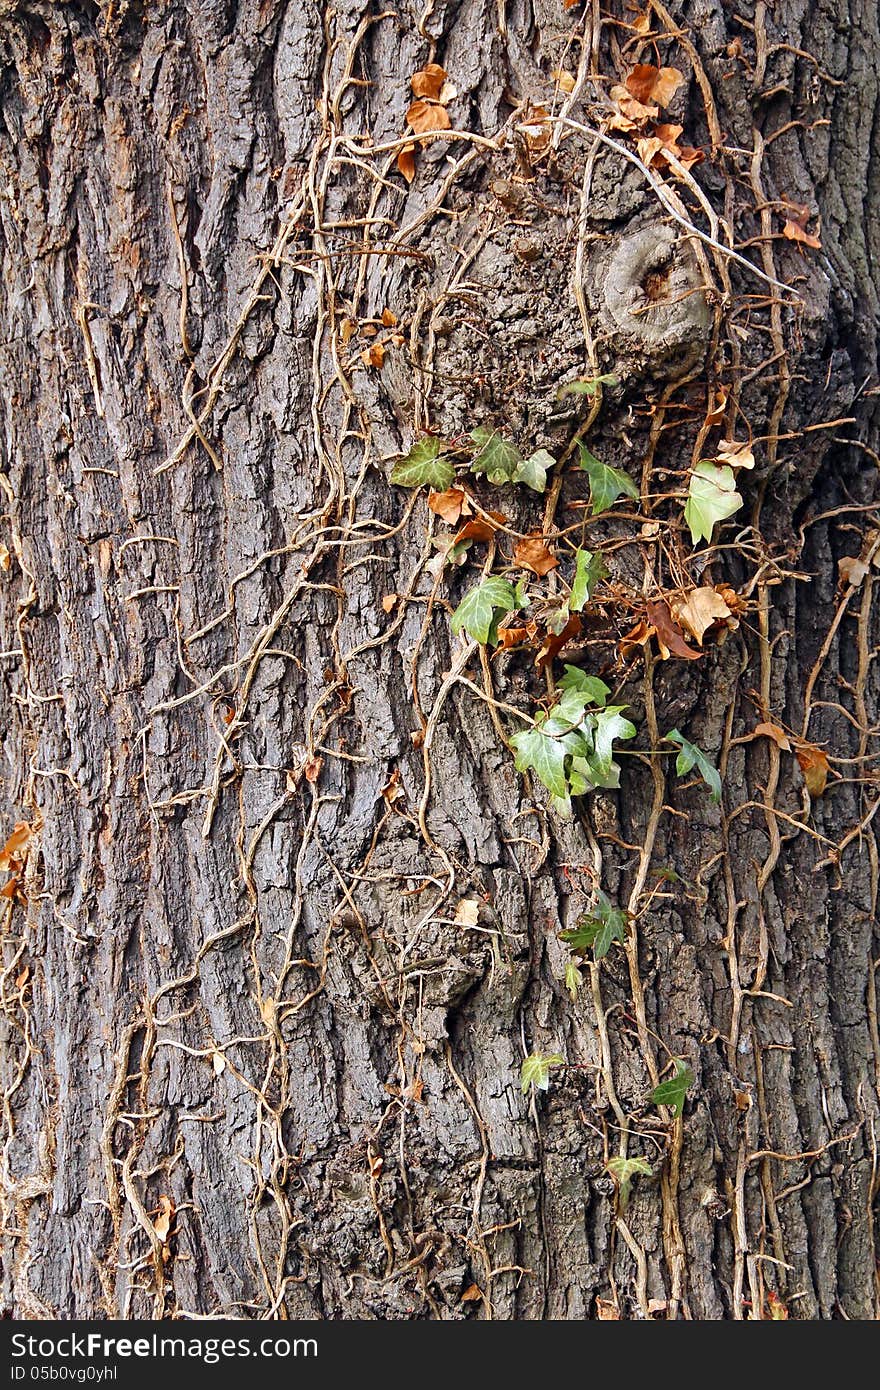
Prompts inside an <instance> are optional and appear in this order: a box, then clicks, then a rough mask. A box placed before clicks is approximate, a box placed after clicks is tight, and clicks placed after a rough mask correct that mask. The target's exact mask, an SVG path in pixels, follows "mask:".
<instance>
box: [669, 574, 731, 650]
mask: <svg viewBox="0 0 880 1390" xmlns="http://www.w3.org/2000/svg"><path fill="white" fill-rule="evenodd" d="M672 607H673V613H674V616H675V621H676V622H677V623H678V624H679V626H680V627H683V628H684V629H685V630H686V631H687V632H689V633H690V634H691V636H692V637H693V638H694V639H695V641H697V642H698V643H699V645H700V646H701V647H702V645H703V636H704V634H705V632H706V630H707V629H708V628H710V627H711V626H712V624H713V623H714V622H716V621H717V620H718V619H719V618H729V617H730V616H731V614H730V609H729V608H728V606H727V604H726V603H725V602H724V599H723V598H722V597H721V595H720V594H719V593H716V591H715V590H714V589H712V588H710V587H709V586H708V585H703V586H702V587H701V588H699V589H692V590H691V591H690V593H689V594H687V595H686V597H685V598H684V599H678V600H673V605H672Z"/></svg>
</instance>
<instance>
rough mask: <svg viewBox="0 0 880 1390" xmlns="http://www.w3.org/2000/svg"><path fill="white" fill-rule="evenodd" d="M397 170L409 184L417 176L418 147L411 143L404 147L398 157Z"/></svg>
mask: <svg viewBox="0 0 880 1390" xmlns="http://www.w3.org/2000/svg"><path fill="white" fill-rule="evenodd" d="M397 168H398V170H399V172H400V173H401V174H403V177H404V178H405V179H406V181H407V183H412V181H413V179H414V178H415V176H416V147H415V145H413V144H412V143H411V142H410V143H408V144H406V145H404V146H403V147H402V149H401V151H400V153H399V154H398V156H397Z"/></svg>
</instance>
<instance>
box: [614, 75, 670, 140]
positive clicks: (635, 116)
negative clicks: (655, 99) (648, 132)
mask: <svg viewBox="0 0 880 1390" xmlns="http://www.w3.org/2000/svg"><path fill="white" fill-rule="evenodd" d="M610 96H611V100H612V101H613V102H614V104H615V106H616V107H617V110H616V112H615V113H614V115H613V116H612V117H611V119H610V120H609V122H608V124H609V126H610V127H611V129H612V130H635V129H636V128H637V127H638V126H641V125H645V124H646V123H647V122H648V121H655V120H656V119H657V117H658V116H659V115H660V107H659V106H651V105H648V106H646V105H644V103H642V102H641V101H636V98H635V97H634V96H632V95H631V93H629V92H628V91H627V90H626V87H621V86H620V85H616V86H614V87H612V88H611V92H610Z"/></svg>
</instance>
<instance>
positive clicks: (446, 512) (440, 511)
mask: <svg viewBox="0 0 880 1390" xmlns="http://www.w3.org/2000/svg"><path fill="white" fill-rule="evenodd" d="M428 507H429V508H430V510H431V511H432V512H434V513H435V515H437V516H439V517H440V518H441V520H442V521H446V522H448V523H449V525H450V526H454V525H455V523H456V522H457V521H458V518H459V517H460V516H469V515H470V510H471V509H470V506H469V504H468V495H467V493H466V492H465V490H464V488H462V487H450V488H447V489H446V491H445V492H431V493H429V494H428Z"/></svg>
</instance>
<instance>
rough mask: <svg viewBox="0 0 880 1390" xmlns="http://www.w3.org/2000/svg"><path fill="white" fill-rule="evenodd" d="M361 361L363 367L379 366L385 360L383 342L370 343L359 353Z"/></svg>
mask: <svg viewBox="0 0 880 1390" xmlns="http://www.w3.org/2000/svg"><path fill="white" fill-rule="evenodd" d="M361 361H362V362H363V364H364V366H365V367H381V366H382V364H383V362H384V361H385V344H384V343H379V342H376V343H370V346H369V347H367V348H364V350H363V352H362V353H361Z"/></svg>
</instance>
